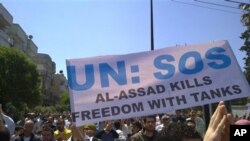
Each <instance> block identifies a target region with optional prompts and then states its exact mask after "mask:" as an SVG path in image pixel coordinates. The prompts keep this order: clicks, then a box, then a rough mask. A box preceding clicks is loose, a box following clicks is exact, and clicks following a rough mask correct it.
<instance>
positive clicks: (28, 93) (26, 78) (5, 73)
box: [0, 47, 40, 114]
mask: <svg viewBox="0 0 250 141" xmlns="http://www.w3.org/2000/svg"><path fill="white" fill-rule="evenodd" d="M0 78H1V79H0V103H2V105H3V109H5V111H7V112H11V110H10V109H6V108H8V107H7V103H8V104H11V105H13V106H14V107H15V109H17V110H20V111H23V110H24V109H23V108H24V107H25V106H23V105H27V106H28V107H34V106H35V105H38V104H39V102H40V77H39V73H38V71H37V68H36V65H35V64H34V63H33V62H32V61H31V60H29V59H28V58H27V57H26V56H25V54H24V53H22V52H20V51H18V50H16V49H14V48H11V47H0ZM12 112H13V111H12ZM12 114H13V113H12Z"/></svg>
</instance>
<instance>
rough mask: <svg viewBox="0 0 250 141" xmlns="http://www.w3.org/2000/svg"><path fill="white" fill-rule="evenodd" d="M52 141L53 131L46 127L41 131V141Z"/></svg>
mask: <svg viewBox="0 0 250 141" xmlns="http://www.w3.org/2000/svg"><path fill="white" fill-rule="evenodd" d="M53 139H54V131H53V129H51V128H49V127H46V128H43V130H42V140H43V141H53Z"/></svg>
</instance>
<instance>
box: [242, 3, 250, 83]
mask: <svg viewBox="0 0 250 141" xmlns="http://www.w3.org/2000/svg"><path fill="white" fill-rule="evenodd" d="M240 8H241V9H243V14H242V16H241V22H242V23H243V25H244V26H246V30H245V31H244V32H243V33H242V34H241V36H240V38H241V39H243V40H244V44H243V45H242V46H241V48H240V50H241V51H243V52H245V53H246V57H244V58H243V59H244V61H245V67H244V73H245V75H246V78H247V80H248V82H249V83H250V4H246V3H244V4H240Z"/></svg>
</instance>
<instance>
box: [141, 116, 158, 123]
mask: <svg viewBox="0 0 250 141" xmlns="http://www.w3.org/2000/svg"><path fill="white" fill-rule="evenodd" d="M148 118H153V119H154V121H156V116H155V115H150V116H146V117H144V118H143V122H144V123H146V121H147V119H148Z"/></svg>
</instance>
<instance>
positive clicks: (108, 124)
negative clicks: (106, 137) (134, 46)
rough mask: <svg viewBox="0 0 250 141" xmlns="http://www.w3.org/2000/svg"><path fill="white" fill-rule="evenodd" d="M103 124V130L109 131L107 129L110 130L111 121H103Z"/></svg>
mask: <svg viewBox="0 0 250 141" xmlns="http://www.w3.org/2000/svg"><path fill="white" fill-rule="evenodd" d="M104 126H105V127H104V128H105V131H106V132H109V131H111V129H112V127H113V123H112V121H105V123H104Z"/></svg>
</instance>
